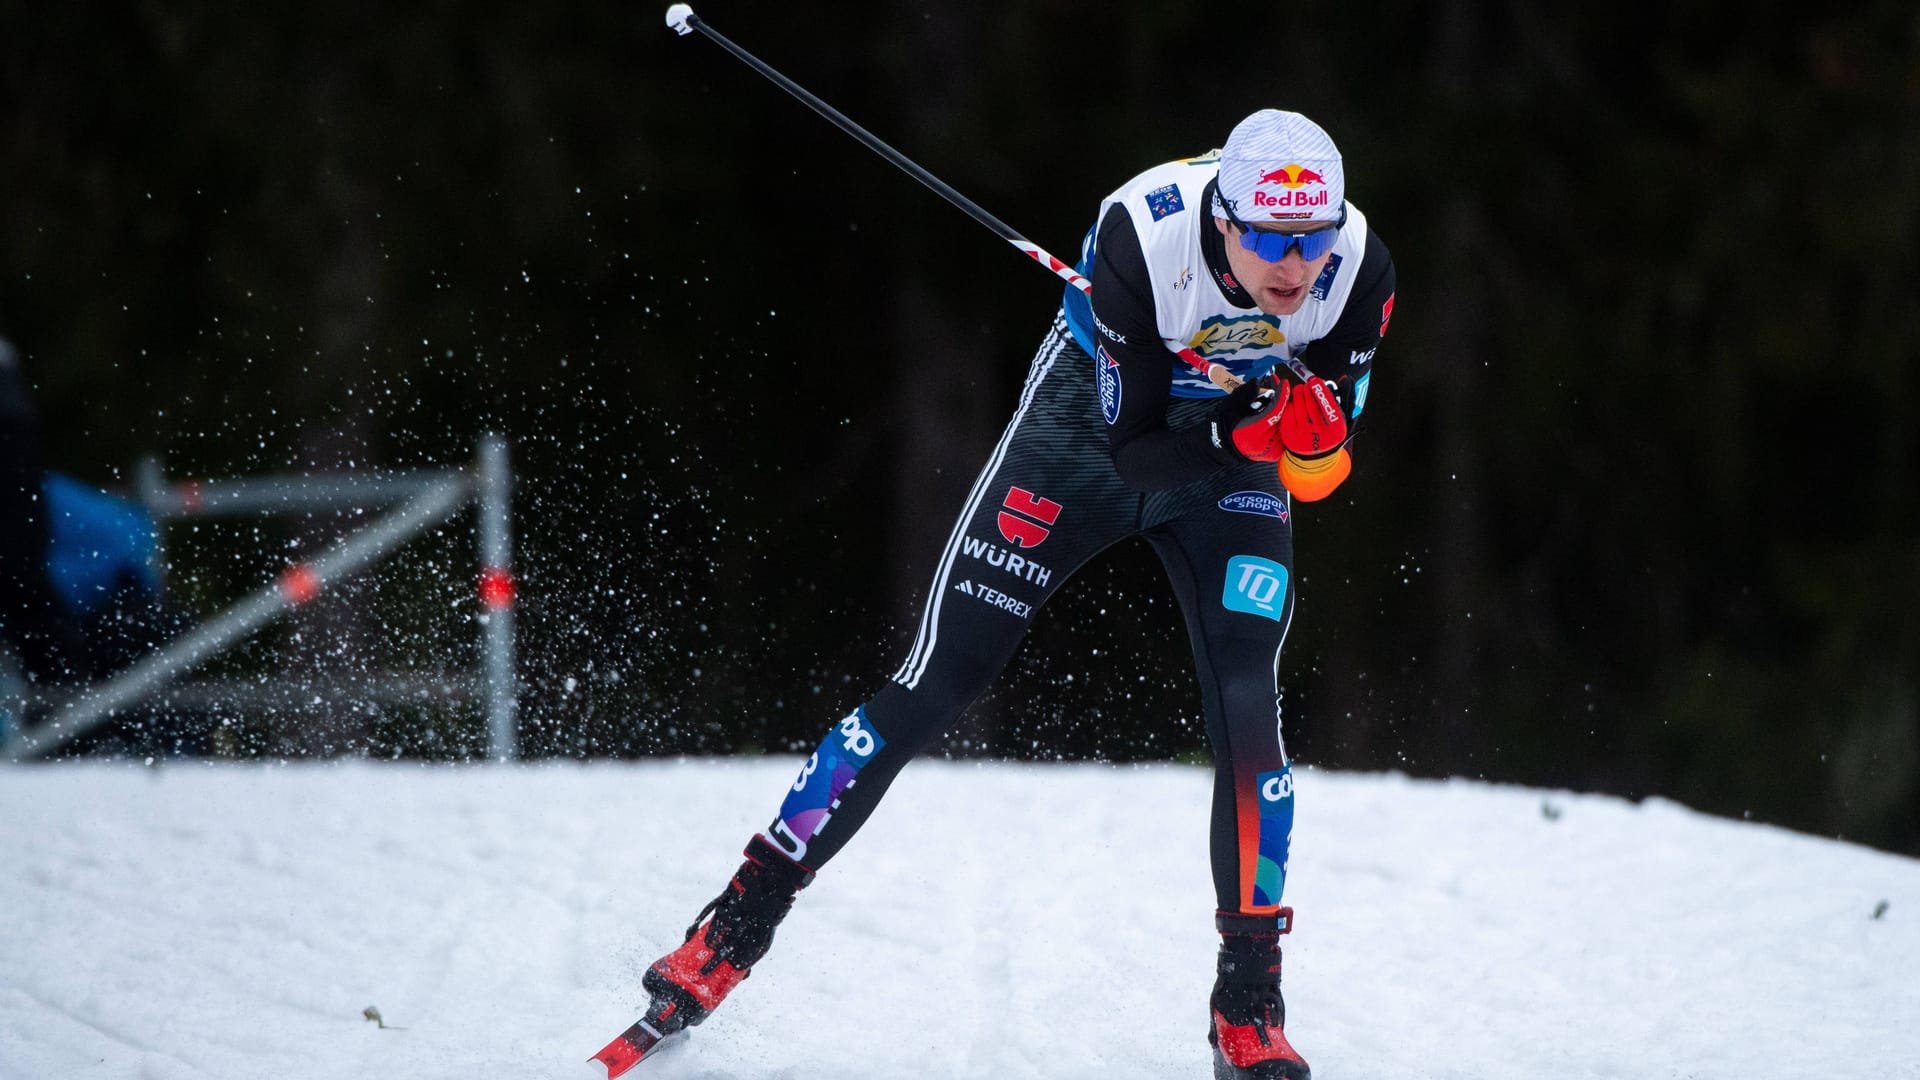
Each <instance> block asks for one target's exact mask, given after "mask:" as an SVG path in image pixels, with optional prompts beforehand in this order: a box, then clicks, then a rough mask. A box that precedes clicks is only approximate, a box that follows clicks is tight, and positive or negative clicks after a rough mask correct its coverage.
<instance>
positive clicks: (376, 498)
mask: <svg viewBox="0 0 1920 1080" xmlns="http://www.w3.org/2000/svg"><path fill="white" fill-rule="evenodd" d="M142 473H143V477H145V478H149V479H145V482H143V483H142V484H141V485H140V486H141V501H142V502H143V503H144V504H145V505H146V508H147V512H148V513H150V514H152V515H153V516H154V519H155V520H157V521H167V520H174V519H178V518H205V517H242V516H246V515H249V514H286V513H296V512H299V511H302V510H305V511H312V512H345V511H349V510H362V509H366V508H369V507H378V506H385V505H388V504H390V503H397V502H400V501H402V500H405V499H414V498H419V497H420V496H421V495H423V494H425V493H426V492H429V491H432V490H434V489H435V488H437V487H439V486H440V485H442V484H445V483H447V482H448V481H450V480H454V479H456V478H459V477H462V476H464V475H465V473H464V472H462V471H461V470H459V469H440V470H419V471H414V472H407V473H400V474H395V475H392V476H380V475H373V476H355V475H351V474H338V473H334V474H325V475H319V476H301V475H298V474H293V475H287V476H262V477H249V478H246V479H241V480H194V481H184V482H180V483H176V484H171V485H168V484H163V483H157V482H155V481H156V480H157V475H158V474H157V468H156V469H154V470H148V469H144V468H143V469H142Z"/></svg>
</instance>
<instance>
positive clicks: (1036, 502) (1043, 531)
mask: <svg viewBox="0 0 1920 1080" xmlns="http://www.w3.org/2000/svg"><path fill="white" fill-rule="evenodd" d="M1000 505H1001V507H1002V509H1001V511H1000V535H1001V536H1004V537H1006V538H1007V543H1009V544H1012V545H1014V546H1015V547H1023V548H1030V547H1039V546H1040V544H1041V542H1042V541H1044V540H1045V539H1046V538H1047V537H1049V536H1051V535H1053V530H1052V529H1049V528H1046V526H1048V525H1052V524H1054V523H1056V522H1058V521H1059V520H1060V509H1061V507H1060V504H1059V503H1057V502H1054V501H1053V500H1052V499H1043V498H1040V497H1039V496H1037V495H1035V494H1034V493H1033V492H1031V491H1028V490H1027V489H1026V488H1023V487H1010V488H1008V489H1007V497H1006V498H1005V499H1004V500H1002V501H1001V503H1000Z"/></svg>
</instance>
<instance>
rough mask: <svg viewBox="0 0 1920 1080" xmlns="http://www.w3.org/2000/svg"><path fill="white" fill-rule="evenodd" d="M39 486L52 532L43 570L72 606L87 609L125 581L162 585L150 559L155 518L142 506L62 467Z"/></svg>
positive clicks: (154, 588)
mask: <svg viewBox="0 0 1920 1080" xmlns="http://www.w3.org/2000/svg"><path fill="white" fill-rule="evenodd" d="M40 490H41V493H42V494H43V495H44V496H45V497H46V500H47V502H46V508H47V528H48V531H49V533H51V543H50V544H49V546H48V551H47V576H48V577H49V578H51V579H52V580H53V588H54V592H55V593H56V594H58V595H59V597H60V599H61V601H62V602H63V603H65V604H66V606H67V608H68V609H69V610H70V611H72V612H73V613H74V614H76V615H86V614H90V613H92V612H93V611H94V610H95V609H96V608H98V607H100V606H101V605H103V604H105V603H107V602H108V601H110V600H111V599H113V596H114V594H115V593H116V592H117V591H119V590H120V589H121V588H122V587H123V586H125V585H127V584H132V585H134V586H136V587H139V588H142V589H144V590H146V591H148V592H151V593H158V592H159V591H160V577H159V574H158V573H157V572H156V571H155V569H154V567H153V563H152V558H153V550H154V535H155V532H154V525H153V519H152V518H151V517H149V516H147V513H146V511H144V510H142V509H141V508H140V507H139V506H138V505H137V504H136V503H133V502H131V501H129V500H127V499H123V498H120V497H118V496H116V495H111V494H108V493H107V492H104V491H101V490H100V489H99V488H96V487H94V486H92V485H91V484H84V483H81V482H80V481H78V480H75V479H74V478H73V477H71V476H65V475H62V474H60V473H54V472H50V473H48V474H47V475H46V478H45V479H44V480H43V481H42V482H41V485H40Z"/></svg>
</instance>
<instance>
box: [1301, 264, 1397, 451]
mask: <svg viewBox="0 0 1920 1080" xmlns="http://www.w3.org/2000/svg"><path fill="white" fill-rule="evenodd" d="M1394 283H1395V275H1394V269H1393V255H1392V254H1391V253H1389V252H1388V251H1387V245H1386V243H1385V242H1383V241H1382V240H1381V239H1380V235H1379V234H1378V233H1375V232H1371V231H1369V232H1368V233H1367V251H1366V256H1365V257H1364V258H1362V259H1361V260H1360V280H1359V281H1356V282H1354V285H1353V292H1352V293H1350V294H1349V295H1348V297H1347V306H1346V307H1345V308H1344V309H1342V310H1341V312H1340V318H1338V319H1337V320H1335V321H1334V324H1333V329H1331V330H1328V331H1327V334H1326V336H1325V337H1322V338H1320V339H1318V340H1316V341H1314V342H1313V343H1312V344H1310V345H1308V346H1307V347H1306V350H1305V351H1303V352H1302V353H1301V354H1300V360H1301V362H1303V363H1305V364H1306V365H1307V367H1308V369H1310V370H1311V371H1312V372H1313V373H1314V374H1315V375H1318V376H1320V377H1321V378H1323V379H1325V380H1327V381H1328V382H1330V383H1332V384H1333V387H1334V390H1335V392H1336V394H1337V396H1338V397H1339V401H1340V409H1341V411H1342V412H1344V413H1345V414H1346V417H1347V432H1348V438H1349V439H1351V438H1352V433H1353V428H1354V422H1355V421H1357V420H1359V419H1360V410H1361V409H1363V408H1365V407H1366V404H1367V386H1368V376H1370V375H1371V374H1373V354H1374V350H1376V349H1378V348H1379V347H1380V339H1381V338H1382V337H1384V336H1385V335H1386V332H1387V320H1388V319H1390V318H1392V317H1393V290H1394Z"/></svg>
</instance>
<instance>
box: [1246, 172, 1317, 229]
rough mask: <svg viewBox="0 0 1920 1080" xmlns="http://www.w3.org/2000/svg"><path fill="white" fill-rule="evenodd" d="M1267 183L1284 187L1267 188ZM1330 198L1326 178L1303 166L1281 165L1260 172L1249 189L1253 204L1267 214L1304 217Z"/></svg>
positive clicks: (1271, 215)
mask: <svg viewBox="0 0 1920 1080" xmlns="http://www.w3.org/2000/svg"><path fill="white" fill-rule="evenodd" d="M1268 184H1278V185H1280V186H1281V187H1282V188H1285V189H1286V190H1284V191H1277V192H1275V191H1268V190H1266V185H1268ZM1310 187H1311V188H1312V190H1309V188H1310ZM1332 201H1333V196H1332V192H1330V191H1328V190H1327V178H1326V177H1324V176H1322V175H1320V174H1319V173H1317V172H1315V171H1313V170H1312V169H1309V168H1307V167H1306V166H1304V165H1282V166H1280V167H1279V168H1277V169H1274V170H1273V171H1272V172H1265V173H1261V174H1260V180H1259V183H1257V184H1256V185H1254V189H1253V205H1254V207H1255V208H1257V209H1260V210H1265V211H1267V212H1268V216H1269V217H1308V216H1310V215H1311V214H1312V212H1313V211H1315V210H1317V209H1319V208H1320V207H1323V206H1327V205H1329V204H1330V203H1331V202H1332Z"/></svg>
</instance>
